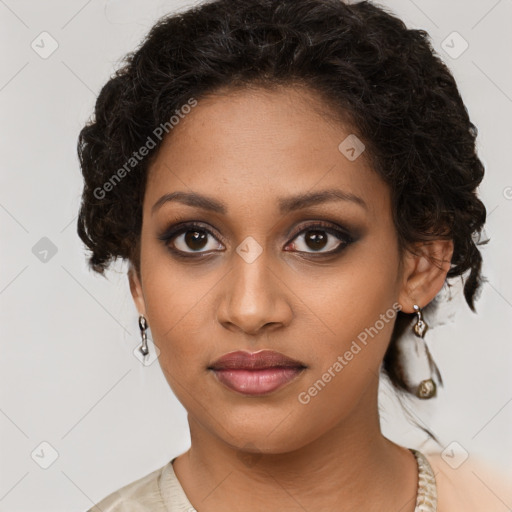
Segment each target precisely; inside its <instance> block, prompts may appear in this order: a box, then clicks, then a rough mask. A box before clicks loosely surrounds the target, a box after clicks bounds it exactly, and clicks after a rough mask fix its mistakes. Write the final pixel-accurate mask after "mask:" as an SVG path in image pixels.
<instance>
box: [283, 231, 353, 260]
mask: <svg viewBox="0 0 512 512" xmlns="http://www.w3.org/2000/svg"><path fill="white" fill-rule="evenodd" d="M351 242H353V238H352V237H351V236H350V235H349V234H347V233H345V232H343V231H341V230H339V229H337V228H334V227H333V226H331V225H330V224H329V225H323V224H317V225H313V226H309V227H307V228H306V229H303V230H302V231H301V232H300V233H299V234H298V236H296V237H295V238H294V239H293V240H292V241H291V242H290V243H291V244H292V245H293V250H296V251H297V252H305V253H309V254H314V253H318V254H329V253H335V252H339V251H340V250H342V249H343V248H344V247H346V246H347V245H349V244H350V243H351Z"/></svg>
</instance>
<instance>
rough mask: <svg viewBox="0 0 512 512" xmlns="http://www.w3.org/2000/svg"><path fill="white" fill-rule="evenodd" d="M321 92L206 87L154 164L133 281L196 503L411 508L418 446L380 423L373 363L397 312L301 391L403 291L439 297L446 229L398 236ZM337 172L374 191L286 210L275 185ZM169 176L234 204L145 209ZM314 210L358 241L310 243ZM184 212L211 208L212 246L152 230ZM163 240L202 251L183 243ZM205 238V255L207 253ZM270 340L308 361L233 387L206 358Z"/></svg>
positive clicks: (447, 248)
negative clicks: (261, 383)
mask: <svg viewBox="0 0 512 512" xmlns="http://www.w3.org/2000/svg"><path fill="white" fill-rule="evenodd" d="M323 107H325V105H322V103H321V100H320V98H318V97H317V96H316V95H315V94H314V93H313V92H311V91H308V90H305V89H299V88H291V87H288V88H281V89H274V90H266V89H265V90H264V89H252V90H238V91H224V92H223V93H222V94H221V93H219V94H216V95H212V96H209V97H207V98H203V99H201V100H200V101H199V104H198V105H197V106H196V107H195V108H194V109H192V111H191V112H190V114H188V115H187V116H186V118H185V119H183V120H181V121H180V123H179V124H178V125H177V126H176V127H174V129H173V131H172V132H171V133H170V135H169V136H168V137H167V139H166V140H165V141H164V142H163V145H162V147H161V148H160V151H159V153H158V155H157V158H156V159H155V160H154V161H153V162H152V165H151V168H150V173H149V176H148V182H147V187H146V192H145V197H144V204H143V226H142V232H141V252H140V258H141V260H140V261H141V264H140V275H138V273H137V272H136V271H135V269H134V268H133V267H132V268H131V269H130V271H129V280H130V289H131V292H132V296H133V299H134V301H135V304H136V307H137V309H138V311H139V313H141V314H144V315H145V316H146V318H147V320H148V324H149V326H150V328H151V333H152V337H153V340H154V342H155V344H156V345H157V346H158V348H159V349H160V356H159V361H160V366H161V368H162V370H163V372H164V374H165V377H166V379H167V381H168V383H169V385H170V386H171V388H172V390H173V391H174V393H175V394H176V396H177V398H178V399H179V400H180V402H181V403H182V404H183V406H184V407H185V408H186V410H187V412H188V421H189V427H190V433H191V440H192V442H191V448H190V449H189V450H188V451H187V452H185V453H184V454H182V455H180V456H179V457H178V458H177V459H176V460H175V462H174V470H175V472H176V475H177V477H178V479H179V480H180V482H181V484H182V486H183V488H184V490H185V492H186V494H187V496H188V497H189V499H190V501H191V503H192V505H193V506H194V507H195V508H196V509H197V510H199V511H200V512H208V511H218V510H229V511H238V510H240V511H242V510H243V511H244V512H251V511H261V510H283V511H292V510H294V511H295V510H315V511H332V510H339V511H349V510H363V509H364V510H365V511H377V510H378V511H381V512H382V511H397V510H400V511H401V512H412V511H413V510H414V500H415V497H416V486H417V467H416V462H415V460H414V457H413V455H412V454H411V453H410V452H409V451H408V450H407V449H406V448H404V447H402V446H399V445H396V444H394V443H392V442H391V441H390V440H388V439H387V438H385V437H384V436H383V435H382V433H381V431H380V425H379V416H378V406H377V396H378V374H379V367H380V364H381V362H382V359H383V357H384V353H385V351H386V348H387V346H388V344H389V341H390V336H391V332H392V328H393V323H394V319H393V320H392V321H390V322H388V323H386V324H385V326H384V328H382V329H381V330H380V331H379V332H378V335H375V336H374V337H373V338H370V341H369V342H368V344H367V345H366V346H365V347H364V348H363V349H362V350H361V351H360V352H359V353H358V354H357V355H356V356H355V357H354V358H353V359H352V360H351V361H350V362H349V363H348V364H347V365H346V366H345V367H344V368H343V370H342V371H341V372H339V373H337V374H336V376H335V377H334V378H332V380H331V381H330V382H329V383H328V384H327V385H326V386H325V387H324V388H323V389H322V390H321V391H320V392H319V393H318V394H317V395H316V396H314V397H312V398H311V401H310V402H309V403H308V404H303V403H300V401H299V400H298V395H299V393H301V392H304V391H307V390H308V388H309V387H310V386H311V385H312V384H313V383H314V382H315V381H317V380H318V379H319V378H321V376H322V374H324V373H325V372H326V371H327V370H328V368H329V367H332V365H333V364H334V363H335V361H336V360H337V358H338V356H340V355H343V354H344V353H345V352H346V351H347V350H348V349H349V348H350V346H351V344H352V341H353V340H355V339H357V336H358V334H359V333H361V332H362V331H364V329H365V328H367V327H370V326H373V325H374V324H375V322H376V321H377V320H378V319H379V318H380V315H381V314H384V313H385V312H386V311H387V310H389V309H390V308H392V305H393V304H394V303H399V304H400V306H401V308H402V310H403V311H404V312H406V313H413V312H414V310H413V304H418V305H420V306H421V307H424V306H425V305H426V304H428V303H429V302H430V301H431V300H432V299H433V298H434V297H435V296H436V294H437V293H438V292H439V290H440V289H441V288H442V286H443V283H444V281H445V278H446V273H447V271H448V270H449V262H450V260H451V256H452V252H453V244H452V242H451V241H446V240H437V241H434V242H432V243H429V244H425V245H418V246H417V247H415V253H416V254H414V253H413V252H410V251H405V252H404V253H403V254H401V253H400V251H399V247H398V241H397V234H396V229H395V227H394V224H393V221H392V216H391V200H390V191H389V188H388V186H387V185H386V184H385V183H384V182H383V181H382V180H381V178H380V177H379V176H378V175H377V174H376V173H375V172H374V171H373V170H372V169H371V167H370V166H369V163H368V161H367V160H366V158H365V154H364V153H363V154H362V155H361V156H360V157H359V158H357V159H356V160H355V161H350V160H348V159H347V158H346V157H345V156H344V155H343V154H342V153H341V152H340V151H339V150H338V145H339V144H340V142H341V141H343V140H344V139H345V138H346V137H347V135H349V134H350V133H353V132H352V131H351V130H350V128H349V127H348V125H345V124H343V125H342V124H341V123H339V122H333V121H332V120H330V119H329V118H328V117H327V116H326V115H321V113H322V108H323ZM330 188H335V189H338V190H340V191H343V192H346V193H350V194H354V195H356V196H358V197H360V198H361V199H363V200H364V202H365V204H366V206H365V207H363V206H361V205H360V204H358V203H356V202H353V201H348V200H339V201H328V202H324V203H321V204H317V205H310V206H307V207H304V208H301V209H299V210H296V211H292V212H289V213H286V214H282V213H280V212H279V208H278V200H279V198H283V197H288V196H291V195H297V194H305V193H310V192H318V191H320V190H324V189H330ZM175 191H183V192H194V193H197V194H203V195H207V196H209V197H211V198H214V199H216V200H218V201H221V202H223V203H224V204H225V207H226V212H225V213H224V214H221V213H214V212H210V211H207V210H204V209H201V208H199V207H197V206H190V205H186V204H183V203H180V202H178V201H176V200H175V201H169V202H166V203H165V204H163V205H162V206H161V207H160V208H158V209H157V210H156V211H155V212H152V207H153V205H154V204H155V203H156V202H157V201H158V199H159V198H160V197H161V196H163V195H164V194H167V193H172V192H175ZM176 219H179V220H176ZM320 220H323V221H326V222H328V223H329V224H331V225H333V227H335V226H336V225H338V226H341V227H345V228H346V229H348V230H349V232H350V233H352V234H355V237H354V238H355V240H354V241H353V242H352V243H350V244H347V245H345V246H344V249H343V250H342V251H341V252H340V253H338V254H334V255H331V256H322V255H321V254H319V253H325V252H328V251H330V250H333V249H335V248H336V247H337V246H338V244H339V243H340V238H338V237H337V236H336V235H333V234H329V233H328V232H325V231H323V232H322V233H323V235H324V236H328V237H329V238H328V241H327V242H326V244H325V246H323V247H320V248H319V249H318V248H316V247H315V246H314V245H311V244H310V245H308V244H307V242H306V240H307V238H306V237H307V234H308V233H310V231H309V232H308V231H307V230H305V228H306V227H308V225H309V224H312V223H314V222H315V221H320ZM180 221H197V222H201V223H202V224H203V225H202V228H203V229H204V228H207V229H209V230H210V231H211V232H212V235H208V236H207V239H206V241H205V242H204V243H203V246H201V245H196V246H194V245H192V246H191V245H187V244H186V243H185V241H184V240H185V237H184V235H183V234H179V235H177V236H176V237H175V238H174V239H173V240H171V241H167V242H165V241H162V240H160V239H159V238H158V237H159V235H161V234H162V233H163V232H164V231H165V230H166V229H167V228H168V227H169V226H170V225H172V224H175V223H177V222H180ZM303 228H304V229H303ZM309 229H310V230H311V229H312V228H309ZM316 229H320V230H321V229H322V228H321V227H320V228H316ZM191 230H192V231H193V230H194V228H192V229H191ZM310 234H311V233H310ZM249 236H250V237H253V238H254V239H255V240H256V241H257V243H258V244H259V246H260V247H261V249H262V252H261V254H260V255H259V256H258V257H257V258H256V259H255V260H254V261H252V262H251V263H248V262H247V261H246V260H244V259H243V258H242V257H241V256H240V255H239V254H238V253H237V252H236V248H237V247H238V246H240V244H241V243H242V241H244V239H246V237H249ZM341 237H343V235H341ZM341 240H343V238H341ZM166 243H167V245H168V246H172V245H173V243H174V247H178V248H179V249H181V250H183V251H188V252H189V253H192V254H193V255H195V257H196V259H194V258H189V259H179V258H177V257H176V256H174V255H173V254H172V253H171V252H170V251H169V249H168V248H167V247H166ZM197 247H199V251H203V252H208V253H210V256H208V257H205V258H204V259H202V260H201V259H200V255H199V254H198V252H195V253H194V250H196V251H197ZM315 248H316V252H315ZM436 260H437V263H436V262H435V261H436ZM439 261H441V262H442V263H441V264H439ZM264 348H268V349H272V350H276V351H278V352H281V353H283V354H285V355H287V356H289V357H291V358H293V359H297V360H299V361H301V362H303V363H304V364H305V365H307V368H306V370H304V371H303V372H302V373H301V374H300V375H299V376H298V377H297V378H296V379H295V380H293V381H291V382H289V383H288V384H287V385H286V386H285V387H283V388H281V389H279V390H278V391H276V392H273V393H271V394H269V395H266V396H262V397H254V396H253V397H248V396H245V395H242V394H239V393H236V392H234V391H231V390H229V389H227V388H226V387H224V386H223V385H222V384H221V383H219V382H218V381H217V379H216V377H215V376H214V375H213V373H212V372H211V371H210V370H208V369H207V366H208V365H209V364H211V363H212V362H213V361H214V360H216V359H217V358H219V357H220V356H222V355H223V354H225V353H227V352H230V351H233V350H248V351H251V352H252V351H258V350H261V349H264Z"/></svg>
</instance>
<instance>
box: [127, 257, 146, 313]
mask: <svg viewBox="0 0 512 512" xmlns="http://www.w3.org/2000/svg"><path fill="white" fill-rule="evenodd" d="M128 282H129V283H130V292H131V294H132V298H133V302H134V303H135V307H136V308H137V311H138V312H139V314H140V315H146V303H145V301H144V293H143V291H142V284H141V280H140V277H139V275H138V274H137V271H136V270H135V267H133V265H131V264H130V268H129V270H128Z"/></svg>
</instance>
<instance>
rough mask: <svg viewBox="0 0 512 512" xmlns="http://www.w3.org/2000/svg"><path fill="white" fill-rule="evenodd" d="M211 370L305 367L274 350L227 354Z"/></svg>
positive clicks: (238, 351)
mask: <svg viewBox="0 0 512 512" xmlns="http://www.w3.org/2000/svg"><path fill="white" fill-rule="evenodd" d="M208 368H209V369H211V370H226V369H229V370H233V369H237V370H261V369H264V368H306V365H305V364H303V363H301V362H300V361H297V360H296V359H292V358H290V357H287V356H285V355H284V354H281V353H280V352H275V351H274V350H260V351H258V352H246V351H242V350H237V351H235V352H228V353H227V354H224V355H223V356H222V357H220V358H219V359H217V360H216V361H215V362H214V363H213V364H211V365H210V366H208Z"/></svg>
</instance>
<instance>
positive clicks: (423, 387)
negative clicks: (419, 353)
mask: <svg viewBox="0 0 512 512" xmlns="http://www.w3.org/2000/svg"><path fill="white" fill-rule="evenodd" d="M413 308H414V311H415V312H416V323H415V324H414V326H413V328H412V330H413V332H414V334H415V335H416V336H417V337H418V338H421V339H422V340H423V343H422V344H421V348H422V349H423V350H424V352H425V355H426V357H427V361H428V364H429V367H430V371H431V373H435V374H436V375H437V377H438V379H439V381H440V383H441V384H442V382H443V381H442V379H441V374H440V373H439V370H438V368H437V366H436V364H435V363H434V360H433V359H432V356H431V354H430V351H429V350H428V347H427V344H426V343H425V340H424V339H423V337H424V336H425V333H426V332H427V329H428V325H427V324H426V323H425V321H424V320H423V315H422V311H421V308H420V307H419V306H418V305H417V304H414V305H413ZM436 392H437V386H436V383H435V382H434V380H433V379H432V378H429V379H425V380H422V381H421V382H420V383H419V385H418V386H417V388H416V396H417V397H418V398H422V399H428V398H432V397H434V396H436Z"/></svg>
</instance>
